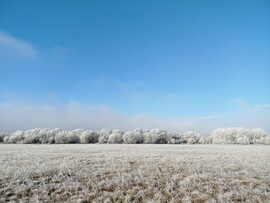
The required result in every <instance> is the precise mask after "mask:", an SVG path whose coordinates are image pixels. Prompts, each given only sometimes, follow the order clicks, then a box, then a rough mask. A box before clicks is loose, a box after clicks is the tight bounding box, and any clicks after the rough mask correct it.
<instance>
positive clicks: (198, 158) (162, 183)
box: [0, 144, 270, 202]
mask: <svg viewBox="0 0 270 203" xmlns="http://www.w3.org/2000/svg"><path fill="white" fill-rule="evenodd" d="M0 163H1V165H0V202H9V201H11V202H16V201H17V202H270V147H269V146H262V145H248V146H240V145H224V146H222V145H146V144H145V145H124V144H119V145H114V144H110V145H106V144H94V145H93V144H88V145H82V144H80V145H67V144H66V145H21V144H1V145H0ZM18 200H20V201H18Z"/></svg>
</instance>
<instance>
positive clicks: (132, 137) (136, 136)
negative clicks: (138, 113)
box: [123, 129, 144, 144]
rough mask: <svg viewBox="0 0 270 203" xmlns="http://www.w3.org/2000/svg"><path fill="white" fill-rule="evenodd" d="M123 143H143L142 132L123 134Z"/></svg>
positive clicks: (136, 130) (137, 130)
mask: <svg viewBox="0 0 270 203" xmlns="http://www.w3.org/2000/svg"><path fill="white" fill-rule="evenodd" d="M123 142H124V143H125V144H142V143H143V142H144V131H143V130H141V129H135V130H133V131H128V132H125V133H124V135H123Z"/></svg>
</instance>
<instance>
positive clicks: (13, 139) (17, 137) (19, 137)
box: [4, 130, 24, 144]
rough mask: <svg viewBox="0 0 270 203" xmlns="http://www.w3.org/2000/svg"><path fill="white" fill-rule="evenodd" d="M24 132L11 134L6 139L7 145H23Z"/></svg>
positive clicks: (19, 131)
mask: <svg viewBox="0 0 270 203" xmlns="http://www.w3.org/2000/svg"><path fill="white" fill-rule="evenodd" d="M23 135H24V132H23V131H21V130H16V131H15V132H12V133H10V135H9V136H6V137H5V138H4V142H5V143H14V144H15V143H23V140H24V136H23Z"/></svg>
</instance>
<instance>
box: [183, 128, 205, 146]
mask: <svg viewBox="0 0 270 203" xmlns="http://www.w3.org/2000/svg"><path fill="white" fill-rule="evenodd" d="M201 137H202V136H201V134H200V133H197V132H193V131H190V130H189V131H187V132H185V133H184V134H183V143H188V144H196V143H199V141H200V139H201Z"/></svg>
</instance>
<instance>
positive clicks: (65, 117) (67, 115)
mask: <svg viewBox="0 0 270 203" xmlns="http://www.w3.org/2000/svg"><path fill="white" fill-rule="evenodd" d="M256 108H257V109H258V110H257V111H256V112H252V113H251V112H240V111H239V112H234V113H233V114H231V113H229V114H227V115H209V116H202V117H190V118H174V119H173V118H171V119H163V118H157V117H153V116H150V115H146V114H137V115H130V116H125V115H123V114H121V113H117V112H115V111H113V110H112V109H110V108H109V107H107V106H99V105H89V104H82V103H78V102H70V103H69V104H67V105H65V106H57V105H31V104H15V103H0V129H1V130H15V129H22V130H24V129H29V128H37V127H39V128H45V127H50V128H55V127H60V128H62V129H74V128H85V129H93V130H100V129H102V128H113V129H115V128H118V129H121V130H133V129H135V128H143V129H152V128H161V129H166V130H174V131H180V132H183V131H186V130H194V131H198V132H200V133H204V134H206V135H207V134H209V133H210V132H211V131H212V130H213V129H215V128H218V127H246V128H256V127H260V128H264V129H265V130H266V131H268V132H269V131H270V126H269V123H270V108H269V105H263V106H262V107H261V108H259V107H258V106H257V107H256Z"/></svg>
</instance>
